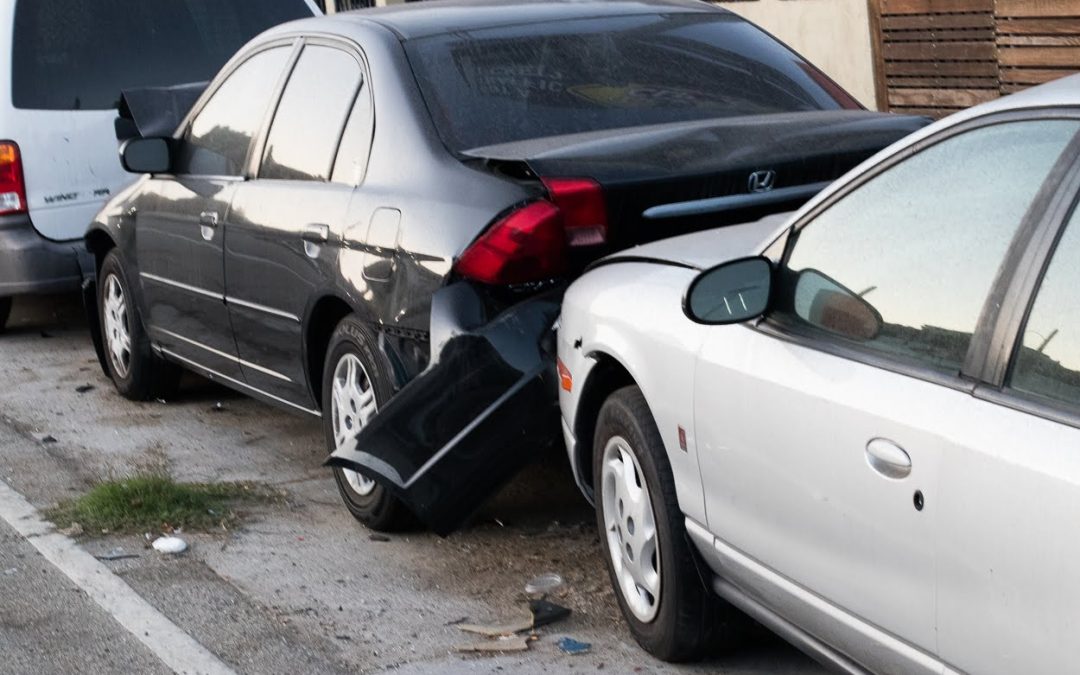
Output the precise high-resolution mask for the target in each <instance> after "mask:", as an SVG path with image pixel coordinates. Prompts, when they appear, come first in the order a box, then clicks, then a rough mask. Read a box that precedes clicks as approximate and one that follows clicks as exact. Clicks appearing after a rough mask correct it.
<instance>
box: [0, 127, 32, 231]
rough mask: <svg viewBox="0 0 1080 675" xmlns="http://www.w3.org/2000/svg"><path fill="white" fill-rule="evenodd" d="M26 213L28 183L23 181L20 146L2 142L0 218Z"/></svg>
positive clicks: (0, 148) (0, 142)
mask: <svg viewBox="0 0 1080 675" xmlns="http://www.w3.org/2000/svg"><path fill="white" fill-rule="evenodd" d="M13 213H26V183H25V182H24V181H23V169H22V158H21V157H20V156H19V146H17V145H15V144H14V143H12V142H11V141H0V216H7V215H11V214H13Z"/></svg>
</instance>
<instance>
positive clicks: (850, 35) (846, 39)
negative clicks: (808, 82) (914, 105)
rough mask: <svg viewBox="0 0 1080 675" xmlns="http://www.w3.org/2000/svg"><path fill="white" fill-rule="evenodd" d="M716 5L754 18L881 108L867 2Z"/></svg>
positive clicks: (746, 0)
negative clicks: (878, 101)
mask: <svg viewBox="0 0 1080 675" xmlns="http://www.w3.org/2000/svg"><path fill="white" fill-rule="evenodd" d="M716 4H718V5H721V6H723V7H726V8H727V9H730V10H731V11H733V12H735V13H737V14H739V15H741V16H743V17H745V18H747V19H749V20H750V21H753V22H754V23H756V24H757V25H759V26H761V27H762V28H764V29H765V30H767V31H769V32H770V33H772V34H773V35H775V36H776V37H777V38H779V39H780V40H782V41H783V42H785V43H787V44H788V45H789V46H790V47H791V48H792V49H794V50H795V51H797V52H799V53H800V54H802V55H803V56H804V57H806V59H807V60H808V61H810V62H812V63H814V64H815V65H816V66H817V67H818V68H821V69H822V70H823V71H825V73H826V74H828V75H829V77H831V78H832V79H834V80H836V81H837V82H838V83H839V84H840V86H842V87H844V88H845V89H847V90H848V91H849V92H851V94H852V95H853V96H855V98H857V99H859V102H861V103H862V104H863V105H865V106H866V107H867V108H870V109H871V110H873V109H875V108H876V107H877V101H876V96H875V90H874V58H873V52H872V51H871V49H872V48H871V44H870V14H869V11H870V10H869V6H868V3H867V0H742V1H740V2H724V1H719V2H717V3H716Z"/></svg>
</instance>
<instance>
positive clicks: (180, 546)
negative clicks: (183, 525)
mask: <svg viewBox="0 0 1080 675" xmlns="http://www.w3.org/2000/svg"><path fill="white" fill-rule="evenodd" d="M153 546H154V550H155V551H157V552H159V553H171V554H174V555H175V554H177V553H183V552H184V551H186V550H187V547H188V545H187V542H186V541H184V540H183V539H181V538H180V537H158V538H157V539H155V540H154V544H153Z"/></svg>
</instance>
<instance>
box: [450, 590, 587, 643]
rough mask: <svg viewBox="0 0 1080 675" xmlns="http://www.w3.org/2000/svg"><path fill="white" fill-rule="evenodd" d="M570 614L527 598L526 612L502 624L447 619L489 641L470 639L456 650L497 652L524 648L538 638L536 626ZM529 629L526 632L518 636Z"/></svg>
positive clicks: (552, 605) (467, 631)
mask: <svg viewBox="0 0 1080 675" xmlns="http://www.w3.org/2000/svg"><path fill="white" fill-rule="evenodd" d="M568 616H570V609H569V608H567V607H563V606H561V605H556V604H555V603H553V602H548V601H547V600H535V599H534V600H530V601H529V615H528V616H522V617H521V618H520V619H515V620H510V621H506V622H503V623H494V624H476V623H463V621H464V619H459V620H458V621H453V622H450V623H449V624H447V625H456V626H457V627H458V629H459V630H462V631H464V632H466V633H474V634H476V635H483V636H485V637H487V638H490V639H488V640H484V641H481V642H473V643H470V644H466V645H461V646H459V647H457V651H459V652H472V653H489V654H490V653H499V652H517V651H525V650H526V649H528V648H529V643H530V642H532V641H534V640H538V639H540V638H539V636H537V635H536V633H535V632H532V631H535V629H537V628H539V627H540V626H546V625H548V624H550V623H554V622H556V621H561V620H563V619H565V618H566V617H568ZM525 631H530V634H529V635H518V633H524V632H525Z"/></svg>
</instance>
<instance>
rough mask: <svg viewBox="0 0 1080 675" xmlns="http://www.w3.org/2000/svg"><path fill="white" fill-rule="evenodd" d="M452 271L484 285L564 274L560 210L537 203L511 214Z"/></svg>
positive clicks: (492, 228)
mask: <svg viewBox="0 0 1080 675" xmlns="http://www.w3.org/2000/svg"><path fill="white" fill-rule="evenodd" d="M454 270H455V271H456V272H457V273H458V274H460V275H461V276H463V277H466V278H469V279H472V280H473V281H479V282H482V283H485V284H500V285H501V284H522V283H527V282H530V281H542V280H544V279H553V278H555V277H558V276H561V275H562V274H563V273H564V272H566V233H565V231H564V230H563V217H562V213H561V212H560V211H559V209H558V208H557V207H556V206H555V205H554V204H552V203H551V202H547V201H537V202H531V203H529V204H526V205H525V206H523V207H521V208H519V209H517V210H516V211H514V212H512V213H510V215H508V216H506V217H505V218H503V219H502V220H500V221H499V222H497V223H495V224H494V225H492V226H491V228H490V229H489V230H488V231H487V232H485V233H484V234H482V235H481V236H480V238H479V239H477V240H476V242H475V243H473V245H472V246H470V247H469V248H468V249H466V250H465V253H463V254H462V255H461V257H460V258H459V259H458V261H457V264H456V265H455V266H454Z"/></svg>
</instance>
